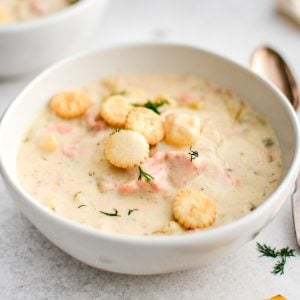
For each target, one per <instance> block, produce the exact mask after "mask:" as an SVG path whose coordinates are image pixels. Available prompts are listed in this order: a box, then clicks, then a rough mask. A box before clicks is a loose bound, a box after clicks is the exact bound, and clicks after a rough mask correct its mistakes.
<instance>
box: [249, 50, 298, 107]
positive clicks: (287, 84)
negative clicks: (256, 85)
mask: <svg viewBox="0 0 300 300" xmlns="http://www.w3.org/2000/svg"><path fill="white" fill-rule="evenodd" d="M250 68H251V69H252V70H253V71H254V72H256V73H258V74H259V75H261V76H262V77H264V78H265V79H268V80H269V81H271V82H272V83H273V84H274V85H276V86H277V87H278V88H279V89H280V90H281V92H282V93H283V94H284V95H285V96H286V97H287V99H288V100H289V101H290V102H291V104H292V105H293V107H294V108H295V109H297V108H298V106H299V90H298V88H297V83H296V80H295V77H294V76H293V73H292V72H291V70H290V68H289V67H288V65H287V63H286V62H285V61H284V59H283V58H282V57H281V55H280V54H279V53H278V52H276V51H275V50H274V49H272V48H270V47H266V46H263V47H260V48H258V49H256V50H255V51H254V52H253V54H252V56H251V59H250Z"/></svg>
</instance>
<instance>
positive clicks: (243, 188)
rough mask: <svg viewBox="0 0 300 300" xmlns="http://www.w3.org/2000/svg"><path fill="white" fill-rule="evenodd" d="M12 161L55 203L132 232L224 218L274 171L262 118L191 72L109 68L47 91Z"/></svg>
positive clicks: (238, 213)
mask: <svg viewBox="0 0 300 300" xmlns="http://www.w3.org/2000/svg"><path fill="white" fill-rule="evenodd" d="M17 168H18V176H19V179H20V181H21V184H22V185H23V187H24V188H25V189H26V190H27V191H28V192H29V193H30V194H31V195H32V196H33V197H34V198H35V199H36V200H37V201H39V202H41V203H42V204H43V205H45V206H47V207H48V208H49V209H50V210H52V211H53V212H55V213H56V214H58V215H60V216H63V217H65V218H68V219H70V220H73V221H75V222H78V223H81V224H85V225H87V226H91V227H94V228H97V229H99V230H102V231H106V232H111V233H122V234H131V235H162V234H181V233H185V232H195V231H199V232H201V231H203V230H206V229H209V228H213V227H217V226H221V225H223V224H227V223H229V222H232V221H234V220H236V219H239V218H241V217H242V216H244V215H246V214H248V213H250V212H251V211H253V210H255V209H256V207H258V206H259V205H260V204H261V203H262V202H263V201H264V200H265V199H266V198H267V197H268V196H269V195H270V194H271V193H272V192H273V191H274V190H275V189H276V188H277V186H278V185H279V183H280V181H281V172H282V165H281V150H280V147H279V143H278V140H277V138H276V135H275V133H274V131H273V129H272V127H271V126H270V124H269V123H268V121H267V120H266V119H264V117H263V116H261V115H260V114H259V113H257V112H255V111H254V110H253V109H252V108H251V107H250V105H248V104H247V103H246V102H244V101H243V99H241V98H240V97H239V96H238V95H237V94H235V93H234V92H233V91H231V90H228V89H226V88H223V87H219V86H217V85H215V84H214V83H212V82H209V81H207V80H204V79H201V78H199V77H197V76H193V75H139V76H132V75H130V76H123V75H117V76H111V77H109V78H105V79H103V80H101V81H97V82H95V83H92V84H88V85H85V86H82V87H79V88H74V90H69V91H62V92H59V93H57V94H55V95H53V97H52V98H51V99H49V105H48V107H45V109H44V111H42V112H41V113H40V115H39V116H38V117H37V119H36V120H35V121H34V122H33V124H32V125H31V126H30V128H29V130H28V131H27V132H26V135H25V137H24V140H23V142H22V145H21V146H20V150H19V154H18V161H17Z"/></svg>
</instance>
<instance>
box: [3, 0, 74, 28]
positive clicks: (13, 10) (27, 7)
mask: <svg viewBox="0 0 300 300" xmlns="http://www.w3.org/2000/svg"><path fill="white" fill-rule="evenodd" d="M78 1H79V0H78ZM78 1H76V0H0V25H1V24H10V23H16V22H21V21H26V20H32V19H36V18H39V17H42V16H45V15H49V14H52V13H55V12H57V11H59V10H62V9H65V8H66V7H68V6H69V5H71V4H74V3H76V2H78Z"/></svg>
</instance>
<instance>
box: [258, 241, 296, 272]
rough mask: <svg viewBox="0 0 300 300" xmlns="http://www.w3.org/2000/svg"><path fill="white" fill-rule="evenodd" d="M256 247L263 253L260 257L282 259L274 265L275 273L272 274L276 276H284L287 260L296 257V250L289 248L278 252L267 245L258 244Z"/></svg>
mask: <svg viewBox="0 0 300 300" xmlns="http://www.w3.org/2000/svg"><path fill="white" fill-rule="evenodd" d="M256 245H257V250H258V251H259V252H260V253H261V256H260V257H262V256H265V257H272V258H277V257H280V259H279V260H278V261H277V262H276V264H275V265H274V267H273V271H272V272H271V273H272V274H275V275H278V274H279V275H282V274H284V267H285V264H286V260H287V258H289V257H292V256H295V250H294V249H290V248H289V247H285V248H282V249H280V250H277V249H276V248H271V247H269V246H267V245H265V244H264V245H261V244H260V243H256Z"/></svg>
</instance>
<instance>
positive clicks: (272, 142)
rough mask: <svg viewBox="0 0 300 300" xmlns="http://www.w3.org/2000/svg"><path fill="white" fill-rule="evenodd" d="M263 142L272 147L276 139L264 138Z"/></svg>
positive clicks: (267, 146)
mask: <svg viewBox="0 0 300 300" xmlns="http://www.w3.org/2000/svg"><path fill="white" fill-rule="evenodd" d="M262 142H263V144H264V146H265V147H266V148H271V147H272V146H273V145H274V141H273V140H272V139H271V138H266V139H263V141H262Z"/></svg>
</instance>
